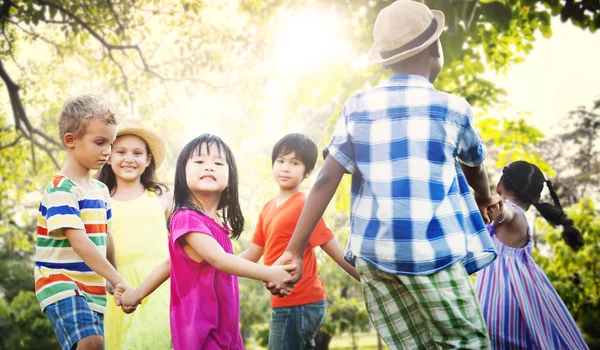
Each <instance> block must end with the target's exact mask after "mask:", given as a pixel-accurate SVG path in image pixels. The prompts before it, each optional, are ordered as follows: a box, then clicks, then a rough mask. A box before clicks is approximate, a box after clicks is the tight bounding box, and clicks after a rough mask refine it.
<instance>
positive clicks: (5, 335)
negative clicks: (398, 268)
mask: <svg viewBox="0 0 600 350" xmlns="http://www.w3.org/2000/svg"><path fill="white" fill-rule="evenodd" d="M424 2H425V3H426V4H427V5H428V6H429V7H431V8H433V9H438V10H442V11H444V13H445V14H446V25H447V28H446V31H445V32H444V33H443V35H442V38H441V40H442V44H443V47H444V55H445V67H444V70H443V71H442V74H441V75H440V76H439V77H438V79H437V81H436V82H435V86H436V88H438V89H439V90H443V91H448V92H450V93H453V94H455V95H459V96H462V97H464V98H466V99H467V100H468V101H469V102H470V103H471V105H472V106H473V107H474V110H475V111H476V122H477V126H478V129H479V131H480V133H481V136H482V137H483V138H484V140H485V142H486V144H487V146H488V151H489V158H488V160H487V163H486V164H487V166H488V171H489V173H490V178H491V182H492V183H493V184H495V183H496V182H497V180H498V175H499V171H500V169H501V168H502V166H504V165H506V164H508V163H509V162H511V161H514V160H517V159H525V160H528V161H532V162H534V163H536V164H538V165H539V166H540V168H541V169H542V170H543V171H544V172H545V173H546V175H547V176H548V177H549V178H551V179H552V181H553V183H554V184H555V186H556V188H557V191H558V193H559V197H560V198H561V200H562V201H563V204H564V206H565V207H566V208H567V211H568V212H569V214H570V215H571V217H572V218H573V219H574V220H575V223H576V225H577V227H579V228H580V229H581V231H582V233H583V236H584V239H585V242H586V244H585V246H584V247H583V248H582V249H581V250H580V251H578V252H573V251H572V250H570V249H569V248H568V247H567V246H566V244H564V242H562V240H561V237H560V230H558V229H555V228H552V227H550V226H548V225H546V224H545V223H544V222H543V220H542V221H540V220H538V218H537V217H536V216H535V215H534V214H533V213H532V215H531V220H532V223H534V239H535V248H536V253H535V257H536V261H537V262H538V264H539V265H540V266H542V268H543V269H544V271H545V272H546V274H547V275H548V277H549V278H550V280H551V281H552V283H553V285H554V287H555V288H556V289H557V291H558V292H559V294H560V295H561V297H562V299H563V300H564V302H565V304H566V305H567V307H568V308H569V310H570V311H571V313H572V315H573V317H574V318H575V320H576V321H577V323H578V324H579V327H580V329H581V331H582V332H583V333H584V336H585V338H586V341H587V342H588V344H589V345H590V348H600V328H599V327H598V326H597V325H598V324H599V323H600V260H599V259H598V256H600V254H599V253H600V242H599V239H600V218H599V216H598V211H599V209H600V207H599V205H600V203H599V193H600V175H599V174H600V137H599V136H600V35H598V32H597V28H600V1H598V0H497V1H490V0H425V1H424ZM390 3H391V1H389V0H386V1H355V0H293V1H284V0H270V1H268V0H239V1H226V0H210V1H194V0H162V1H161V0H137V1H125V0H123V1H119V0H78V1H75V0H39V1H31V0H3V1H1V2H0V24H1V31H2V33H1V35H0V77H1V78H2V80H0V90H1V93H0V130H1V135H0V154H1V158H0V159H1V160H0V271H1V272H0V349H57V348H58V345H57V343H56V340H55V336H54V333H53V331H52V328H51V326H50V324H49V322H48V321H47V319H46V318H45V317H44V316H43V314H42V313H41V312H40V310H39V306H38V304H37V301H36V299H35V295H34V292H33V272H32V268H33V262H32V254H33V252H34V245H35V226H36V221H35V214H36V209H37V206H38V203H39V200H40V198H41V191H42V189H43V188H44V187H45V185H46V183H47V181H48V180H49V178H50V176H51V175H52V173H54V172H55V171H57V170H58V169H59V167H60V165H62V163H63V161H64V151H63V150H62V147H61V143H60V140H59V139H58V131H57V126H56V124H57V117H58V111H59V110H60V107H61V105H62V103H63V102H64V100H65V99H66V98H68V97H70V96H73V95H77V94H81V93H94V94H100V95H103V96H105V97H106V98H108V99H109V100H111V101H112V102H113V103H114V104H115V105H116V106H118V108H119V110H120V111H121V114H122V116H123V117H129V118H137V119H141V120H143V121H144V123H147V125H148V126H150V127H152V128H154V129H155V130H157V131H158V132H159V133H160V134H161V135H162V136H163V137H164V138H165V139H166V140H167V144H168V156H167V160H166V162H165V164H164V165H163V166H162V168H161V169H160V171H159V175H160V179H161V180H163V181H164V182H166V183H167V184H172V181H173V174H174V164H175V160H176V157H177V155H178V152H179V150H180V149H181V147H182V146H183V145H184V144H185V143H187V142H188V141H189V140H190V139H192V138H193V137H195V136H197V135H199V134H201V133H205V132H210V133H214V134H216V135H218V136H220V137H222V138H223V139H224V140H225V142H226V143H228V144H229V145H230V146H231V147H232V149H233V151H234V154H235V157H236V160H237V162H238V169H239V173H240V181H241V183H240V198H241V203H242V209H243V211H244V215H245V217H246V228H245V231H244V233H243V235H242V237H241V238H240V239H239V240H238V241H235V243H234V245H235V250H236V252H237V253H239V252H241V251H242V250H243V249H244V248H245V247H246V246H247V245H248V243H249V241H250V238H251V235H252V232H253V228H254V225H255V223H256V219H257V217H258V213H259V211H260V209H261V207H262V205H263V204H264V203H265V202H266V201H267V200H269V199H270V198H272V196H274V195H275V194H276V193H277V186H276V184H275V182H274V181H273V179H272V177H271V169H270V168H271V164H270V153H271V148H272V146H273V144H274V143H275V142H276V141H277V140H278V139H279V138H281V137H282V136H283V135H285V134H286V133H289V132H303V133H305V134H307V135H309V136H310V137H311V138H312V139H313V140H314V141H315V142H316V143H317V144H318V145H319V146H320V147H323V146H324V145H325V144H326V142H327V140H328V138H329V137H330V135H331V134H332V132H333V127H334V123H335V120H336V118H337V115H338V113H339V110H340V109H341V107H342V105H343V103H344V102H345V101H346V100H347V99H348V98H349V97H350V96H352V95H353V94H355V93H357V92H358V91H360V90H363V89H365V88H368V87H370V86H374V85H376V84H377V83H378V82H379V81H381V80H382V79H385V78H387V77H388V76H389V75H390V72H389V71H386V70H385V69H383V68H382V67H380V66H377V65H373V64H371V63H370V62H369V59H368V57H367V55H366V52H367V51H368V49H369V48H370V46H371V45H372V35H371V31H372V26H373V22H374V20H375V17H376V15H377V13H378V12H379V11H380V10H381V9H382V8H383V7H385V6H387V5H389V4H390ZM321 165H322V159H320V160H319V162H318V164H317V169H316V171H315V173H314V174H313V176H311V178H310V179H309V180H308V181H305V183H304V184H303V189H305V190H309V189H310V187H311V184H312V182H313V181H314V179H315V178H316V174H317V173H318V170H319V167H320V166H321ZM546 195H547V194H546ZM349 202H350V195H349V177H348V176H347V177H346V178H345V179H344V180H343V182H342V185H341V186H340V188H339V190H338V192H337V193H336V197H335V201H334V202H332V204H331V205H330V206H329V208H328V210H327V213H326V215H325V218H326V219H327V221H328V223H329V225H330V227H331V228H332V229H333V231H334V232H335V233H336V235H337V237H338V239H339V240H340V241H341V243H342V244H345V242H346V240H347V238H348V230H349V220H348V211H349ZM319 262H320V267H319V270H320V274H321V276H322V278H323V279H324V281H325V282H326V285H327V292H328V299H327V302H328V307H329V310H328V317H327V321H326V324H325V326H323V327H322V329H321V332H320V333H319V335H318V341H319V346H320V348H322V349H326V348H329V349H342V348H348V349H350V348H360V349H367V348H373V349H376V348H378V347H381V346H382V345H381V344H378V339H377V336H376V334H375V332H374V331H373V329H372V327H371V326H370V323H369V320H368V317H367V314H366V311H365V308H364V304H363V301H362V296H361V292H360V286H359V285H358V283H356V282H355V281H353V280H352V279H351V278H350V277H348V276H346V275H345V274H344V272H343V271H342V270H340V269H339V268H337V266H336V265H335V263H333V262H332V261H331V260H330V259H329V258H328V257H326V256H325V255H324V254H321V253H320V254H319ZM240 295H241V323H242V333H243V334H242V335H243V338H244V341H245V343H246V346H247V347H248V348H249V349H252V348H260V347H261V346H262V347H264V346H265V344H266V337H267V335H268V320H269V317H270V316H269V311H268V310H269V296H268V293H267V292H266V291H265V290H264V288H263V287H262V285H261V284H260V283H258V282H256V281H251V280H246V279H240Z"/></svg>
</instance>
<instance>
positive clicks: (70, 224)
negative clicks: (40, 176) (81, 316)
mask: <svg viewBox="0 0 600 350" xmlns="http://www.w3.org/2000/svg"><path fill="white" fill-rule="evenodd" d="M92 181H93V184H94V188H91V189H88V188H85V187H82V186H78V185H77V184H76V183H74V182H73V181H71V180H70V179H69V178H67V177H65V176H63V175H55V176H54V178H53V179H52V181H51V182H50V184H49V185H48V186H47V187H46V189H45V190H44V193H43V195H42V201H41V203H40V207H39V212H38V222H37V236H36V251H35V268H34V275H35V294H36V296H37V299H38V301H39V303H40V306H41V308H42V311H43V310H44V309H45V308H46V306H48V305H50V304H53V303H56V302H57V301H60V300H62V299H65V298H68V297H70V296H74V295H80V296H83V297H84V298H85V299H86V301H87V303H88V305H89V307H90V309H92V310H93V311H96V312H99V313H101V314H103V313H104V312H105V308H106V287H105V280H104V278H103V277H102V276H100V275H99V274H97V273H96V272H94V271H93V270H92V269H90V268H89V266H87V265H86V263H85V262H84V261H83V260H82V259H81V257H80V256H79V255H78V254H77V253H76V252H75V250H74V249H73V248H72V247H71V244H70V243H69V240H68V239H67V236H65V230H66V229H68V228H74V229H80V230H83V231H85V232H86V234H87V237H88V238H89V239H90V241H92V243H93V244H94V245H95V246H96V248H97V249H98V251H99V252H100V254H102V256H106V237H107V234H108V233H110V232H111V230H112V220H111V216H112V212H111V209H110V196H109V194H108V189H107V187H106V186H105V185H104V184H103V183H101V182H100V181H97V180H92Z"/></svg>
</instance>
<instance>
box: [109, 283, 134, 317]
mask: <svg viewBox="0 0 600 350" xmlns="http://www.w3.org/2000/svg"><path fill="white" fill-rule="evenodd" d="M134 292H135V289H134V288H132V287H131V286H129V285H128V284H127V282H125V281H120V282H118V283H117V284H116V285H115V287H114V298H115V304H117V306H120V307H121V309H122V310H123V312H124V313H126V314H130V313H132V312H134V311H135V309H137V305H138V304H139V301H138V302H137V303H134V302H132V299H131V297H132V295H133V294H134ZM124 296H125V298H126V299H125V300H124V299H123V297H124Z"/></svg>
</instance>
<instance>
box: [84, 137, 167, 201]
mask: <svg viewBox="0 0 600 350" xmlns="http://www.w3.org/2000/svg"><path fill="white" fill-rule="evenodd" d="M143 140H144V139H142V141H143ZM144 144H145V145H146V154H148V155H149V156H151V155H152V153H151V152H150V147H148V144H147V143H146V141H144ZM96 179H98V180H99V181H100V182H102V183H104V184H105V185H106V187H108V192H109V193H110V194H111V196H112V195H113V194H114V193H115V191H116V189H117V176H116V175H115V172H114V171H113V170H112V166H111V165H110V164H105V165H104V166H103V167H102V169H100V171H99V172H98V173H97V174H96ZM140 182H141V183H142V186H144V189H145V190H149V191H152V192H154V193H156V194H157V195H159V196H160V195H161V194H162V193H163V190H165V191H169V187H167V185H165V184H163V183H160V182H158V180H157V179H156V163H154V157H151V158H150V165H148V166H147V167H146V169H145V170H144V172H143V173H142V175H141V176H140Z"/></svg>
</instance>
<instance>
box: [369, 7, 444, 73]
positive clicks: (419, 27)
mask: <svg viewBox="0 0 600 350" xmlns="http://www.w3.org/2000/svg"><path fill="white" fill-rule="evenodd" d="M443 30H444V13H443V12H441V11H436V10H430V9H429V7H427V6H426V5H425V4H422V3H420V2H415V1H412V0H399V1H396V2H394V3H392V4H391V5H389V6H388V7H386V8H384V9H383V10H381V12H379V15H377V19H376V20H375V25H374V26H373V41H374V44H373V47H372V48H371V50H370V51H369V55H370V56H371V58H372V59H373V60H375V61H376V62H377V63H381V64H383V65H390V64H393V63H396V62H400V61H402V60H405V59H407V58H409V57H412V56H414V55H416V54H418V53H419V52H421V51H423V50H425V49H426V48H427V47H429V46H430V45H431V44H433V43H434V42H435V41H436V40H437V39H438V38H439V37H440V35H441V34H442V31H443Z"/></svg>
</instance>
